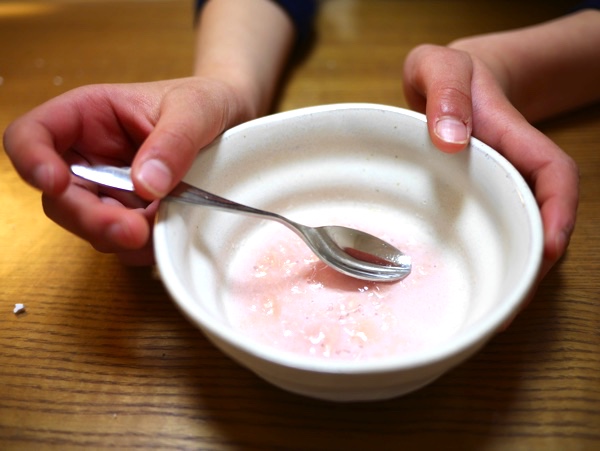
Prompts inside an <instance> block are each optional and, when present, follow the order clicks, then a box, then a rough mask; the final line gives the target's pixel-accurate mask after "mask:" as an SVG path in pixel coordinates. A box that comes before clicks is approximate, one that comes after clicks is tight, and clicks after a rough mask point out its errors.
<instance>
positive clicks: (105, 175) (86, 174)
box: [71, 164, 296, 228]
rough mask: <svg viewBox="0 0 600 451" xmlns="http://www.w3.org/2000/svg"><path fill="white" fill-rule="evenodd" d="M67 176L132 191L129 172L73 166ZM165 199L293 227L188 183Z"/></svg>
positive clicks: (129, 169) (270, 213) (271, 216)
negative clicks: (69, 174) (71, 175)
mask: <svg viewBox="0 0 600 451" xmlns="http://www.w3.org/2000/svg"><path fill="white" fill-rule="evenodd" d="M71 172H73V174H75V175H77V176H78V177H81V178H83V179H86V180H89V181H90V182H94V183H97V184H99V185H104V186H110V187H112V188H117V189H121V190H125V191H135V188H134V186H133V181H132V180H131V168H129V167H115V166H103V165H98V166H83V165H77V164H74V165H72V166H71ZM166 198H168V199H170V200H174V201H179V202H186V203H190V204H196V205H203V206H206V207H214V208H219V209H221V210H229V211H232V210H233V211H237V212H240V213H246V214H249V215H252V216H260V217H263V218H267V219H273V220H275V221H278V222H280V223H282V224H284V225H286V226H288V227H292V228H294V227H296V224H295V223H293V222H292V221H289V220H287V219H286V218H284V217H283V216H280V215H278V214H277V213H272V212H269V211H264V210H259V209H258V208H253V207H248V206H247V205H242V204H238V203H237V202H233V201H231V200H229V199H225V198H223V197H220V196H217V195H216V194H212V193H209V192H208V191H204V190H203V189H200V188H197V187H195V186H192V185H190V184H189V183H185V182H180V183H179V184H178V185H177V186H176V187H175V188H174V189H173V191H171V192H170V193H169V194H168V195H167V196H166Z"/></svg>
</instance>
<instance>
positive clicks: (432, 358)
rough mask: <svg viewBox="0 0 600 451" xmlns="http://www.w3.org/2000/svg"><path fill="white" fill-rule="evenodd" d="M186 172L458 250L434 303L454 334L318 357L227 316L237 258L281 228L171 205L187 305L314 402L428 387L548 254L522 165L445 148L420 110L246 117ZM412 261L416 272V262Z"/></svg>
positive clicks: (508, 304)
mask: <svg viewBox="0 0 600 451" xmlns="http://www.w3.org/2000/svg"><path fill="white" fill-rule="evenodd" d="M186 180H187V181H188V182H190V183H192V184H195V185H197V186H199V187H201V188H203V189H206V190H207V191H211V192H213V193H215V194H218V195H221V196H224V197H227V198H229V199H231V200H235V201H237V202H240V203H244V204H247V205H251V206H254V207H257V208H262V209H267V210H271V211H276V212H278V213H280V214H283V215H287V216H289V217H290V218H292V219H295V220H297V221H299V222H303V220H304V219H305V217H306V214H307V212H308V213H311V212H313V213H314V212H317V214H316V216H317V217H318V216H319V215H325V216H327V215H329V214H338V216H340V217H343V215H344V214H345V213H347V212H349V211H352V212H357V213H358V214H359V215H360V216H361V217H362V218H364V219H365V221H368V219H369V218H370V217H375V218H378V219H376V221H378V222H380V223H381V222H386V221H385V217H386V216H385V215H390V218H392V217H393V221H396V224H401V225H402V224H405V225H406V228H407V229H409V230H413V231H414V232H415V233H417V235H418V236H421V237H422V239H423V240H426V241H428V242H429V243H430V245H431V246H433V247H435V248H438V249H440V251H443V252H448V253H449V254H448V255H450V257H449V259H448V260H445V262H446V263H448V264H447V267H448V268H454V269H456V270H457V271H458V272H457V273H455V276H456V274H458V275H459V277H458V278H457V277H455V276H454V279H456V280H459V281H460V284H459V285H457V286H454V285H452V286H448V287H447V286H440V287H437V288H436V289H437V290H438V292H439V293H440V296H442V301H443V302H446V301H447V304H448V305H446V306H444V307H443V308H441V309H438V307H435V309H433V308H432V309H433V311H432V312H431V317H432V318H434V317H436V316H437V317H440V321H441V320H442V319H444V320H445V318H446V317H448V318H450V317H452V318H454V319H453V321H454V324H453V325H451V326H449V330H450V332H449V333H448V334H447V335H446V336H444V337H443V338H442V339H440V340H438V342H437V343H435V344H432V345H429V346H425V347H424V348H422V349H419V350H418V351H413V352H406V353H398V354H394V355H389V356H384V357H380V358H372V359H366V360H343V359H341V360H340V359H327V358H315V357H311V356H306V355H300V354H296V353H293V352H289V351H285V350H282V349H279V348H278V347H276V346H273V345H270V344H269V343H261V342H259V341H258V340H256V339H254V338H251V337H249V336H248V335H247V333H245V332H244V331H243V330H240V328H239V327H237V326H236V325H235V324H232V323H231V317H230V314H229V313H230V312H231V311H232V309H235V308H237V307H236V306H235V305H231V302H232V301H231V294H230V293H229V284H230V278H231V274H230V273H231V270H232V268H233V266H232V262H233V261H234V260H235V259H236V258H238V255H239V253H240V252H243V250H244V249H248V245H249V244H248V242H249V241H251V240H252V239H253V238H252V237H255V236H257V234H259V233H260V231H261V230H263V229H264V228H265V227H282V226H281V225H279V224H276V223H270V222H268V221H263V220H257V219H255V218H250V217H248V216H244V215H235V214H231V213H227V212H222V211H218V210H215V209H211V208H205V207H195V206H190V205H185V204H181V203H175V202H163V203H162V205H161V206H160V210H159V213H158V219H157V223H156V227H155V230H154V245H155V252H156V260H157V265H158V269H159V272H160V274H161V278H162V280H163V282H164V284H165V285H166V287H167V289H168V291H169V293H170V295H171V296H172V298H173V299H174V301H175V302H176V304H177V305H178V306H179V308H180V309H181V310H182V312H183V313H184V314H185V315H186V316H187V317H188V318H189V319H190V320H191V321H192V322H193V323H194V324H196V325H197V326H198V327H199V328H200V329H201V330H202V331H203V332H204V333H205V334H206V336H207V337H208V338H209V339H210V340H211V341H212V342H213V343H214V344H215V345H216V346H217V347H219V348H220V349H221V350H222V351H223V352H224V353H226V354H227V355H229V356H230V357H232V358H233V359H235V360H236V361H238V362H239V363H241V364H242V365H244V366H246V367H247V368H249V369H250V370H252V371H253V372H255V373H256V374H257V375H259V376H260V377H262V378H264V379H265V380H267V381H269V382H271V383H273V384H275V385H277V386H279V387H281V388H283V389H285V390H289V391H291V392H295V393H299V394H303V395H307V396H311V397H315V398H321V399H327V400H336V401H356V400H377V399H385V398H391V397H395V396H399V395H402V394H405V393H408V392H411V391H413V390H416V389H418V388H420V387H422V386H424V385H426V384H428V383H430V382H432V381H433V380H435V379H436V378H438V377H439V376H441V375H442V374H444V373H445V372H447V371H448V370H450V369H451V368H453V367H454V366H456V365H457V364H459V363H461V362H463V361H464V360H465V359H467V358H468V357H469V356H471V355H472V354H473V353H475V352H476V351H477V350H478V349H480V348H481V347H482V346H483V345H484V344H485V343H486V342H487V341H488V340H489V339H490V338H491V337H492V336H493V335H494V334H495V333H496V332H497V331H498V329H499V328H500V327H502V325H503V323H505V322H506V321H507V320H508V319H509V318H511V317H512V316H513V315H514V314H515V313H516V312H517V311H518V310H519V308H520V306H521V305H522V303H523V301H524V300H525V298H526V296H527V294H528V292H529V291H530V289H531V288H532V286H533V284H534V281H535V279H536V276H537V273H538V270H539V267H540V263H541V258H542V241H543V240H542V238H543V232H542V225H541V219H540V214H539V210H538V207H537V204H536V202H535V199H534V197H533V195H532V193H531V191H530V190H529V188H528V186H527V184H526V183H525V181H524V180H523V179H522V177H521V176H520V174H519V173H518V172H517V171H516V170H515V169H514V168H513V167H512V166H511V165H510V164H509V163H508V162H507V161H506V160H505V159H504V158H503V157H502V156H501V155H499V154H498V153H497V152H495V151H494V150H493V149H491V148H489V147H488V146H486V145H485V144H483V143H481V142H480V141H478V140H476V139H473V140H472V141H471V144H470V146H469V148H468V149H467V150H465V151H463V152H460V153H459V154H454V155H449V154H445V153H442V152H441V151H439V150H437V149H435V148H434V147H433V145H432V144H431V142H430V140H429V138H428V135H427V128H426V123H425V117H424V116H423V115H421V114H418V113H415V112H412V111H408V110H404V109H400V108H395V107H389V106H383V105H372V104H340V105H327V106H318V107H312V108H304V109H300V110H296V111H289V112H285V113H280V114H275V115H272V116H269V117H265V118H261V119H258V120H254V121H251V122H248V123H245V124H242V125H240V126H237V127H235V128H233V129H231V130H229V131H227V132H226V133H224V134H223V136H222V137H220V138H219V139H217V140H216V141H215V142H214V143H213V144H212V145H211V146H210V147H209V148H207V149H205V150H203V151H202V152H201V154H200V155H199V157H198V159H197V160H196V162H195V163H194V165H193V167H192V169H191V170H190V171H189V173H188V174H187V176H186ZM338 209H339V211H338ZM378 215H379V216H378ZM382 215H383V216H382ZM313 216H314V215H313ZM382 218H384V219H383V220H382ZM312 220H313V222H314V217H313V218H312ZM304 222H306V221H305V220H304ZM321 225H325V224H321ZM380 225H381V224H380ZM395 227H396V228H395V230H398V232H399V233H400V232H401V231H402V230H403V229H404V227H403V226H401V227H398V226H395ZM284 229H285V228H284ZM419 234H420V235H419ZM417 241H419V240H418V239H417ZM413 244H414V243H413ZM406 245H407V246H408V244H406ZM409 247H410V246H409ZM414 264H415V269H413V273H414V277H417V276H418V274H417V273H416V271H417V270H418V268H419V266H418V264H419V262H418V261H417V262H414ZM412 276H413V275H412V274H411V276H409V278H407V280H409V279H410V277H412ZM452 290H455V291H457V292H456V293H454V292H452ZM444 296H446V297H447V298H446V297H444ZM459 298H460V299H459ZM456 299H459V300H458V301H456ZM307 301H308V300H307ZM425 301H428V299H424V300H423V302H425ZM455 301H456V302H455ZM454 302H455V303H454ZM436 309H438V310H436ZM228 312H229V313H228ZM440 315H442V316H440ZM400 320H404V319H403V318H400ZM409 320H410V319H409V318H406V321H409ZM415 330H416V331H419V330H424V329H420V328H419V327H417V326H415Z"/></svg>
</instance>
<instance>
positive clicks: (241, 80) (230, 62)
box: [194, 0, 295, 120]
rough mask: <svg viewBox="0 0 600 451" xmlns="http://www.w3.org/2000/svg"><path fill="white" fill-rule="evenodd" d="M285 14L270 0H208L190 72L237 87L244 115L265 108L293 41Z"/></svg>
mask: <svg viewBox="0 0 600 451" xmlns="http://www.w3.org/2000/svg"><path fill="white" fill-rule="evenodd" d="M294 33H295V31H294V27H293V24H292V22H291V20H290V19H289V17H288V16H287V14H286V13H285V12H284V11H283V10H282V9H281V8H280V7H279V6H278V5H276V4H275V3H274V2H272V1H271V0H245V1H244V2H240V1H239V0H209V1H207V2H206V4H205V5H204V6H203V8H202V10H201V14H200V19H199V22H198V26H197V41H196V57H195V66H194V74H195V75H196V76H202V77H209V78H212V79H217V80H221V81H223V82H225V83H228V84H229V85H230V86H234V87H235V89H236V90H237V91H238V93H239V94H241V95H240V98H241V101H242V102H243V103H244V105H243V107H242V109H243V110H244V113H243V114H244V115H246V116H247V117H242V118H241V120H247V119H251V118H253V117H256V116H258V115H260V114H264V113H266V112H267V111H268V109H269V108H270V106H271V103H272V101H273V97H274V95H275V91H276V89H277V85H278V81H279V79H280V77H281V73H282V71H283V69H284V67H285V64H286V62H287V60H288V57H289V54H290V52H291V49H292V46H293V42H294Z"/></svg>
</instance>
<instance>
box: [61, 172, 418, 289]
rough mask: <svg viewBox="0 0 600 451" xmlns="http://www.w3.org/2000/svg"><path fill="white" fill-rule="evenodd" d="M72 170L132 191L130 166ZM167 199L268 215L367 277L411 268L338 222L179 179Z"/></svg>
mask: <svg viewBox="0 0 600 451" xmlns="http://www.w3.org/2000/svg"><path fill="white" fill-rule="evenodd" d="M71 171H72V172H73V174H75V175H77V176H78V177H81V178H83V179H86V180H89V181H91V182H94V183H97V184H99V185H104V186H110V187H113V188H118V189H122V190H126V191H135V190H134V187H133V182H132V180H131V175H130V168H128V167H122V168H119V167H114V166H91V167H88V166H81V165H72V166H71ZM166 198H167V199H170V200H175V201H180V202H187V203H191V204H196V205H204V206H208V207H215V208H219V209H222V210H227V211H233V212H238V213H245V214H249V215H252V216H259V217H261V218H265V219H272V220H274V221H277V222H280V223H281V224H283V225H285V226H287V227H288V228H289V229H291V230H292V231H294V232H296V233H297V234H298V235H299V236H300V237H301V238H302V239H303V240H304V241H305V242H306V244H307V245H308V246H309V247H310V248H311V249H312V251H313V252H314V253H315V254H316V255H317V257H319V258H320V259H321V260H322V261H323V262H324V263H326V264H327V265H329V266H331V267H332V268H333V269H336V270H337V271H339V272H341V273H343V274H346V275H349V276H352V277H356V278H358V279H363V280H369V281H388V282H391V281H396V280H400V279H403V278H404V277H406V276H407V275H408V274H410V270H411V259H410V257H409V256H408V255H404V254H403V253H402V252H401V251H399V250H398V249H396V248H395V247H394V246H392V245H391V244H389V243H386V242H385V241H383V240H380V239H379V238H376V237H374V236H373V235H369V234H368V233H365V232H361V231H359V230H355V229H351V228H349V227H342V226H325V227H308V226H305V225H302V224H298V223H297V222H294V221H291V220H289V219H287V218H284V217H283V216H280V215H278V214H276V213H271V212H268V211H263V210H258V209H256V208H252V207H247V206H245V205H241V204H238V203H236V202H232V201H230V200H227V199H224V198H222V197H219V196H216V195H214V194H211V193H208V192H206V191H204V190H201V189H200V188H196V187H194V186H192V185H189V184H188V183H185V182H181V183H179V185H177V186H176V187H175V189H174V190H173V191H171V192H170V193H169V194H168V195H167V197H166Z"/></svg>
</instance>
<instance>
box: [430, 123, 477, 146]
mask: <svg viewBox="0 0 600 451" xmlns="http://www.w3.org/2000/svg"><path fill="white" fill-rule="evenodd" d="M435 134H436V135H438V136H439V137H440V138H441V139H442V140H443V141H446V142H448V143H455V144H463V143H466V142H467V141H468V140H469V132H468V130H467V126H466V125H465V123H464V122H463V121H459V120H458V119H456V118H454V117H443V118H441V119H439V120H438V121H437V123H436V124H435Z"/></svg>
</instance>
